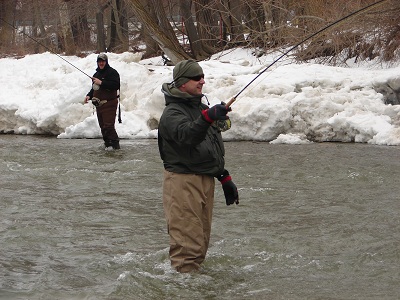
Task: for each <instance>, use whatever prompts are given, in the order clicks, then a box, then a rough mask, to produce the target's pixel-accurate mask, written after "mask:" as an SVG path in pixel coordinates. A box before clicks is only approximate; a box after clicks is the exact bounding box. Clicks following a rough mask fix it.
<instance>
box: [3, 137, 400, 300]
mask: <svg viewBox="0 0 400 300" xmlns="http://www.w3.org/2000/svg"><path fill="white" fill-rule="evenodd" d="M0 140H1V143H0V153H1V156H0V194H1V200H0V244H1V250H0V299H176V298H180V299H189V298H190V299H398V298H399V297H400V285H399V282H400V272H399V268H398V266H399V263H400V250H399V249H400V233H399V232H400V218H399V217H398V213H399V209H400V202H399V201H398V197H399V196H398V195H399V191H400V187H399V184H398V178H400V171H399V170H400V148H399V147H382V146H371V145H361V144H333V143H325V144H311V145H270V144H268V143H252V142H229V143H226V148H227V149H226V150H227V168H228V169H229V171H230V173H231V174H232V176H233V179H234V181H235V183H236V184H237V185H238V187H239V190H240V191H239V193H240V197H241V201H240V205H239V206H230V207H227V206H226V205H225V201H224V199H223V193H222V189H220V188H219V186H218V185H217V189H216V204H215V210H214V223H213V231H212V237H211V245H210V246H211V247H210V249H209V253H208V256H207V258H206V261H205V264H204V268H203V270H202V272H201V273H199V274H194V275H189V274H178V273H175V272H174V271H173V270H172V269H171V268H170V266H169V259H168V236H167V233H166V230H165V220H164V215H163V210H162V202H161V184H162V181H161V180H162V164H161V161H160V159H159V156H158V150H157V141H156V140H140V141H125V140H124V141H122V142H121V145H122V148H123V149H122V150H121V151H117V152H106V151H104V150H102V149H101V141H100V140H59V139H55V138H46V137H31V136H13V135H3V136H0Z"/></svg>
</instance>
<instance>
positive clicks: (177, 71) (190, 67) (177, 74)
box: [172, 59, 204, 87]
mask: <svg viewBox="0 0 400 300" xmlns="http://www.w3.org/2000/svg"><path fill="white" fill-rule="evenodd" d="M172 74H173V78H174V83H175V86H176V87H180V86H181V85H182V84H185V83H186V82H188V81H189V80H190V78H188V77H195V76H198V75H202V74H204V72H203V69H202V68H201V67H200V65H199V64H198V63H197V62H195V61H194V60H192V59H189V60H183V61H180V62H178V63H177V64H176V66H175V67H174V70H173V72H172Z"/></svg>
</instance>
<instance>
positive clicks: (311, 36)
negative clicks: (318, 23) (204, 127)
mask: <svg viewBox="0 0 400 300" xmlns="http://www.w3.org/2000/svg"><path fill="white" fill-rule="evenodd" d="M386 1H388V0H380V1H377V2H375V3H372V4H370V5H367V6H365V7H363V8H361V9H359V10H356V11H354V12H352V13H351V14H349V15H347V16H345V17H343V18H340V19H338V20H336V21H335V22H333V23H331V24H328V25H327V26H325V27H323V28H321V29H320V30H318V31H317V32H315V33H313V34H311V35H310V36H308V37H307V38H305V39H303V40H302V41H300V42H298V43H297V44H296V45H294V46H293V47H291V48H290V49H289V50H287V51H286V52H284V53H283V54H282V55H281V56H279V57H278V58H277V59H275V60H274V61H273V62H272V63H271V64H269V65H268V66H267V67H266V68H265V69H263V70H262V71H261V72H260V73H259V74H258V75H257V76H256V77H254V78H253V79H252V80H251V81H250V82H249V83H248V84H246V85H245V86H244V87H243V88H242V89H241V90H240V91H239V93H237V94H236V95H235V96H234V97H233V98H231V99H230V100H229V101H228V103H227V104H226V107H230V106H231V105H232V104H233V102H235V101H236V98H237V97H239V95H240V94H241V93H243V91H244V90H245V89H247V88H248V87H249V86H250V85H251V84H252V83H253V82H254V81H255V80H256V79H257V78H259V77H260V76H261V75H262V74H264V73H265V72H266V71H267V70H268V69H269V68H271V67H272V66H273V65H275V64H276V63H277V62H278V61H280V60H281V59H282V58H283V57H285V56H286V55H288V54H289V52H291V51H293V50H294V49H296V48H297V47H299V46H300V45H301V44H303V43H305V42H306V41H308V40H309V39H311V38H313V37H315V36H316V35H318V34H320V33H321V32H324V31H325V30H327V29H329V28H331V27H333V26H334V25H336V24H338V23H341V22H343V21H344V20H346V19H348V18H351V17H353V16H355V15H358V14H360V13H362V12H365V11H367V10H369V9H371V8H373V7H375V6H377V5H380V4H382V3H384V2H386Z"/></svg>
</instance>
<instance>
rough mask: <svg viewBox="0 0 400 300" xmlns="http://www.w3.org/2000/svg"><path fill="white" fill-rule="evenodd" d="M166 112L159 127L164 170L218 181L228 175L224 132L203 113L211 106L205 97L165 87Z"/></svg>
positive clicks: (171, 85) (159, 145)
mask: <svg viewBox="0 0 400 300" xmlns="http://www.w3.org/2000/svg"><path fill="white" fill-rule="evenodd" d="M161 91H162V92H163V93H164V96H165V105H166V107H165V109H164V112H163V114H162V116H161V118H160V124H159V127H158V148H159V151H160V156H161V159H162V160H163V162H164V168H165V169H166V170H167V171H170V172H174V173H181V174H201V175H210V176H214V177H217V176H219V175H221V173H222V172H223V171H224V165H225V160H224V156H225V149H224V144H223V141H222V136H221V132H220V131H219V130H218V129H217V128H216V127H215V126H214V125H212V124H210V123H208V122H207V121H206V120H205V119H204V117H203V116H202V114H201V112H202V110H204V109H207V108H208V106H207V105H205V104H203V103H201V98H202V97H203V95H201V96H192V95H189V94H188V93H184V92H181V91H180V90H179V89H178V88H176V87H175V86H174V85H173V84H168V83H164V84H163V85H162V89H161Z"/></svg>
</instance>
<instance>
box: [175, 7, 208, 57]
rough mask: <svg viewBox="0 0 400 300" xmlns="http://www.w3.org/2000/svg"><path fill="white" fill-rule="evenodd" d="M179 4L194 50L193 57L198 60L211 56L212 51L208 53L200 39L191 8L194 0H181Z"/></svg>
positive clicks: (191, 46)
mask: <svg viewBox="0 0 400 300" xmlns="http://www.w3.org/2000/svg"><path fill="white" fill-rule="evenodd" d="M179 6H180V8H181V14H182V16H183V22H184V24H185V28H186V33H187V36H188V38H189V42H190V48H191V50H192V54H193V57H194V58H195V59H197V60H203V59H205V58H207V57H209V56H210V54H211V53H207V51H206V50H205V49H204V48H203V44H202V42H201V41H200V38H199V35H198V33H197V29H196V26H195V25H194V22H193V17H192V9H191V6H192V1H191V0H190V1H188V0H180V1H179Z"/></svg>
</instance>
